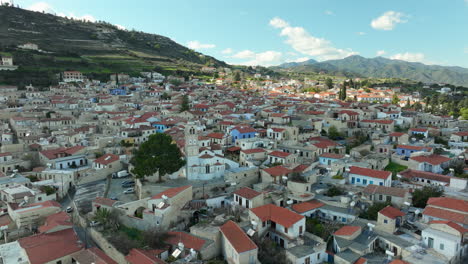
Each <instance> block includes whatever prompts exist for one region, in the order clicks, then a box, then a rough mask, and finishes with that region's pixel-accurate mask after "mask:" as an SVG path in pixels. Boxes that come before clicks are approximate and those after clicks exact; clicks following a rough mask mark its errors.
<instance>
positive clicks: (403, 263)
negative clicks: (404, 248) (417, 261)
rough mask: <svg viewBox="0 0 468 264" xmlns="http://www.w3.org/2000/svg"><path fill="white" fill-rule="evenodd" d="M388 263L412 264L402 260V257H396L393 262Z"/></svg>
mask: <svg viewBox="0 0 468 264" xmlns="http://www.w3.org/2000/svg"><path fill="white" fill-rule="evenodd" d="M388 264H410V263H409V262H406V261H404V260H401V259H395V260H393V261H392V262H390V263H388Z"/></svg>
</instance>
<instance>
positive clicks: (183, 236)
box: [165, 231, 207, 251]
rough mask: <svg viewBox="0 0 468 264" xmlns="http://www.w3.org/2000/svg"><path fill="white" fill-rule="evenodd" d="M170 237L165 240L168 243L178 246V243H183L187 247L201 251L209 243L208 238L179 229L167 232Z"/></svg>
mask: <svg viewBox="0 0 468 264" xmlns="http://www.w3.org/2000/svg"><path fill="white" fill-rule="evenodd" d="M167 234H168V235H169V237H168V238H167V239H166V240H165V242H166V243H168V244H171V245H173V246H177V245H178V243H180V242H181V243H183V244H184V247H185V248H193V249H194V250H196V251H201V250H202V248H203V246H204V245H205V244H206V243H207V241H206V240H204V239H201V238H199V237H196V236H194V235H192V234H189V233H186V232H179V231H171V232H167Z"/></svg>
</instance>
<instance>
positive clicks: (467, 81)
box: [278, 55, 468, 87]
mask: <svg viewBox="0 0 468 264" xmlns="http://www.w3.org/2000/svg"><path fill="white" fill-rule="evenodd" d="M279 67H281V66H279ZM279 67H278V68H279ZM283 68H284V67H283ZM286 70H287V71H298V72H320V71H324V72H326V73H329V74H336V75H344V76H349V77H351V76H355V77H374V78H404V79H410V80H414V81H420V82H436V83H449V84H453V85H459V86H465V87H468V69H466V68H462V67H449V66H438V65H425V64H422V63H418V62H407V61H401V60H390V59H386V58H382V57H376V58H364V57H362V56H358V55H355V56H349V57H347V58H344V59H341V60H329V61H323V62H317V63H307V62H306V63H304V64H303V65H297V66H292V67H287V69H286Z"/></svg>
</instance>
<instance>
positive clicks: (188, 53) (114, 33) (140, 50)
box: [0, 6, 228, 83]
mask: <svg viewBox="0 0 468 264" xmlns="http://www.w3.org/2000/svg"><path fill="white" fill-rule="evenodd" d="M25 43H34V44H37V45H38V46H39V48H40V49H41V50H43V51H44V52H37V51H24V50H18V49H17V48H16V47H17V46H18V45H22V44H25ZM2 51H3V52H8V53H10V54H12V55H13V59H14V61H15V64H17V65H19V66H20V68H19V70H18V71H17V73H18V72H19V73H21V71H30V72H36V71H42V70H44V71H52V72H59V71H62V70H66V69H69V70H79V71H83V72H85V73H88V72H89V73H98V74H99V73H102V75H103V76H104V74H107V75H109V73H112V72H127V73H138V72H139V71H143V70H158V71H168V72H171V71H174V72H176V71H177V73H183V72H185V73H186V75H189V74H190V73H192V72H196V71H199V70H200V68H201V67H203V66H205V65H210V66H215V67H228V65H227V64H226V63H225V62H222V61H219V60H217V59H215V58H213V57H210V56H206V55H204V54H201V53H199V52H196V51H194V50H191V49H189V48H187V47H184V46H183V45H180V44H178V43H176V42H174V41H173V40H171V39H169V38H167V37H164V36H160V35H156V34H149V33H144V32H140V31H134V30H121V29H119V28H118V27H117V26H115V25H112V24H110V23H106V22H98V23H91V22H83V21H79V20H73V19H67V18H64V17H60V16H55V15H51V14H46V13H40V12H32V11H29V10H25V9H20V8H14V7H6V6H0V52H2ZM1 74H3V75H4V76H5V75H8V76H10V75H12V74H13V73H1V72H0V75H1ZM1 82H2V79H1V78H0V83H1ZM4 82H5V80H4Z"/></svg>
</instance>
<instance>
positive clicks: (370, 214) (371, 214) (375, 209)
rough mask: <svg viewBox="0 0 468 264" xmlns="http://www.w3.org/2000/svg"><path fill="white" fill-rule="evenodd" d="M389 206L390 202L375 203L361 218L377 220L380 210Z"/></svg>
mask: <svg viewBox="0 0 468 264" xmlns="http://www.w3.org/2000/svg"><path fill="white" fill-rule="evenodd" d="M388 205H391V203H390V202H387V203H374V204H373V205H371V206H370V207H369V208H367V210H366V211H364V212H362V213H361V214H360V215H359V217H361V218H364V219H368V220H377V214H378V213H379V211H380V210H382V209H384V208H385V207H387V206H388Z"/></svg>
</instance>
